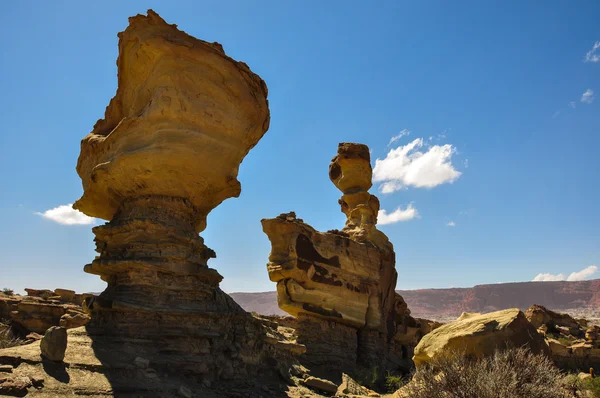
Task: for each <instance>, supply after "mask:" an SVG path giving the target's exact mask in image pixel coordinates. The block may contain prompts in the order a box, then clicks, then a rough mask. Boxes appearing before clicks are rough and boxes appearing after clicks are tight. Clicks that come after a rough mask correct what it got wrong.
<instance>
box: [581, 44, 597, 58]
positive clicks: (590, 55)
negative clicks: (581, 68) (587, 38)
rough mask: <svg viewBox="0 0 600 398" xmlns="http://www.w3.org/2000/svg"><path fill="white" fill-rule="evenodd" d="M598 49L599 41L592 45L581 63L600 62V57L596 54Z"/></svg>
mask: <svg viewBox="0 0 600 398" xmlns="http://www.w3.org/2000/svg"><path fill="white" fill-rule="evenodd" d="M599 48H600V41H597V42H595V43H594V46H593V47H592V49H591V50H590V51H588V52H587V53H586V54H585V58H584V59H583V62H600V56H599V55H598V54H596V50H597V49H599Z"/></svg>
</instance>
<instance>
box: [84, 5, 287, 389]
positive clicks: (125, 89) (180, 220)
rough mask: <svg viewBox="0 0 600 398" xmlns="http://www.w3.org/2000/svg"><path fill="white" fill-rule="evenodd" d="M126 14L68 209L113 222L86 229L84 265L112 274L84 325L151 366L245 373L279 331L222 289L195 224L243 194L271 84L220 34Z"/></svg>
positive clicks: (269, 352) (259, 362)
mask: <svg viewBox="0 0 600 398" xmlns="http://www.w3.org/2000/svg"><path fill="white" fill-rule="evenodd" d="M129 22H130V24H129V26H128V27H127V29H126V30H125V31H124V32H122V33H120V34H119V58H118V60H117V66H118V77H119V86H118V89H117V93H116V95H115V97H114V98H113V99H112V100H111V101H110V104H109V105H108V107H107V108H106V113H105V117H104V119H102V120H99V121H98V122H97V123H96V125H95V126H94V129H93V131H92V132H91V133H90V134H89V135H88V136H87V137H85V138H84V139H83V140H82V142H81V154H80V156H79V160H78V162H77V172H78V174H79V176H80V177H81V180H82V182H83V188H84V194H83V196H82V197H81V199H79V200H78V201H77V202H76V203H75V204H74V206H73V207H74V208H76V209H78V210H80V211H82V212H83V213H85V214H87V215H89V216H91V217H98V218H103V219H106V220H109V222H108V223H106V224H104V225H101V226H98V227H95V228H94V229H93V232H94V234H95V235H96V239H95V242H96V251H97V252H98V253H99V256H97V257H96V258H95V259H94V261H92V263H91V264H88V265H86V266H85V272H88V273H91V274H95V275H99V276H100V277H101V278H102V280H104V281H105V282H106V283H107V284H108V287H107V288H106V290H105V291H104V292H103V293H102V294H100V296H99V297H90V298H88V299H86V302H85V303H84V306H85V307H86V308H87V310H88V311H89V312H90V314H91V320H90V322H89V324H88V325H87V331H88V333H89V334H90V336H91V337H92V339H93V340H94V341H95V342H99V341H102V342H103V343H102V344H103V345H104V346H106V347H112V346H113V345H115V344H116V343H115V342H122V343H124V344H125V345H126V348H125V349H123V356H126V355H129V356H131V358H128V359H126V360H127V361H129V360H131V361H133V360H134V358H137V357H140V358H142V359H143V360H144V361H145V362H147V363H148V365H149V366H152V368H154V369H157V370H159V369H163V370H167V371H169V372H182V373H190V374H193V375H195V376H202V378H203V380H205V381H206V382H207V383H210V380H212V379H215V378H222V379H231V378H235V377H238V378H239V377H245V376H246V375H248V374H251V373H256V372H258V371H259V369H260V368H261V367H262V366H264V363H265V358H266V357H269V358H271V360H272V359H273V355H275V354H273V349H271V348H269V347H270V346H269V344H271V346H273V344H275V345H276V344H277V342H278V341H277V339H276V338H273V337H271V338H270V339H266V337H265V336H266V334H265V330H266V327H265V326H264V325H263V324H262V323H261V322H260V321H259V320H257V319H256V318H254V317H253V316H252V315H250V314H248V313H246V312H245V311H243V310H242V308H241V307H239V305H237V304H236V303H235V302H234V301H233V300H232V299H231V298H230V297H229V296H228V295H226V294H225V293H224V292H222V291H221V290H220V289H219V283H220V282H221V280H222V277H221V275H219V273H218V272H217V271H216V270H214V269H211V268H209V267H208V265H207V262H208V260H209V259H210V258H214V257H215V252H214V251H212V250H211V249H209V248H208V247H207V246H206V245H205V244H204V241H203V239H202V238H201V237H200V236H199V235H198V234H199V233H200V232H201V231H202V230H204V228H205V227H206V217H207V215H208V213H209V212H210V211H211V210H212V209H213V208H215V207H216V206H217V205H219V204H220V203H221V202H222V201H223V200H225V199H227V198H230V197H236V196H239V194H240V190H241V188H240V183H239V182H238V181H237V178H236V177H237V174H238V168H239V165H240V163H241V161H242V160H243V158H244V157H245V156H246V154H247V153H248V151H249V150H250V149H251V148H252V147H253V146H254V145H256V144H257V142H258V141H259V140H260V138H261V137H262V136H263V135H264V134H265V132H266V131H267V129H268V126H269V108H268V101H267V88H266V85H265V83H264V82H263V81H262V79H261V78H260V77H259V76H257V75H256V74H254V73H252V72H251V71H250V69H249V68H248V66H247V65H246V64H244V63H243V62H237V61H235V60H233V59H231V58H230V57H228V56H227V55H225V52H224V51H223V48H222V47H221V45H220V44H218V43H207V42H204V41H201V40H198V39H195V38H193V37H191V36H189V35H187V34H186V33H185V32H182V31H180V30H178V29H177V27H176V26H175V25H169V24H167V23H166V22H165V21H164V20H162V19H161V18H160V17H159V16H158V14H156V13H154V12H153V11H151V10H149V11H148V15H147V16H144V15H138V16H135V17H132V18H130V20H129ZM94 336H98V337H94ZM107 339H109V340H107ZM267 340H268V341H267ZM294 348H297V347H294ZM97 352H98V354H97V355H101V354H103V353H105V352H107V350H106V349H105V350H102V349H99V350H97ZM117 360H118V363H117V364H116V365H115V366H117V365H119V364H121V363H123V361H124V359H123V358H117ZM108 365H111V366H112V364H110V363H109V364H108Z"/></svg>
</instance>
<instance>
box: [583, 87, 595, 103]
mask: <svg viewBox="0 0 600 398" xmlns="http://www.w3.org/2000/svg"><path fill="white" fill-rule="evenodd" d="M594 98H595V95H594V90H591V89H589V88H588V89H587V90H585V93H583V94H582V95H581V102H585V103H587V104H591V103H592V102H594Z"/></svg>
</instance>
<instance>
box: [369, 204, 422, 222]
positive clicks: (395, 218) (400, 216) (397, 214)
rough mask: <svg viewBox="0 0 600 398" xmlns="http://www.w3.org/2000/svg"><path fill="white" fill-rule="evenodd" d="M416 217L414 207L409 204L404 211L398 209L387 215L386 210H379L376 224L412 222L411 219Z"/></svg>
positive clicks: (417, 213)
mask: <svg viewBox="0 0 600 398" xmlns="http://www.w3.org/2000/svg"><path fill="white" fill-rule="evenodd" d="M418 217H419V212H418V211H417V209H416V208H415V207H413V204H412V203H410V204H409V205H408V206H406V209H402V208H400V207H398V208H397V209H396V210H394V211H393V212H391V213H389V214H388V213H387V211H386V210H383V209H382V210H379V213H377V224H379V225H385V224H394V223H397V222H402V221H408V220H412V219H413V218H418Z"/></svg>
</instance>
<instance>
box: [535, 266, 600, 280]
mask: <svg viewBox="0 0 600 398" xmlns="http://www.w3.org/2000/svg"><path fill="white" fill-rule="evenodd" d="M596 272H598V267H597V266H595V265H590V266H589V267H587V268H584V269H582V270H581V271H577V272H571V273H570V274H569V276H567V275H565V274H562V273H561V274H556V275H555V274H546V273H543V274H537V276H536V277H535V278H533V281H534V282H552V281H570V282H574V281H582V280H584V279H587V278H589V277H590V276H592V275H594V274H595V273H596Z"/></svg>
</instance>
